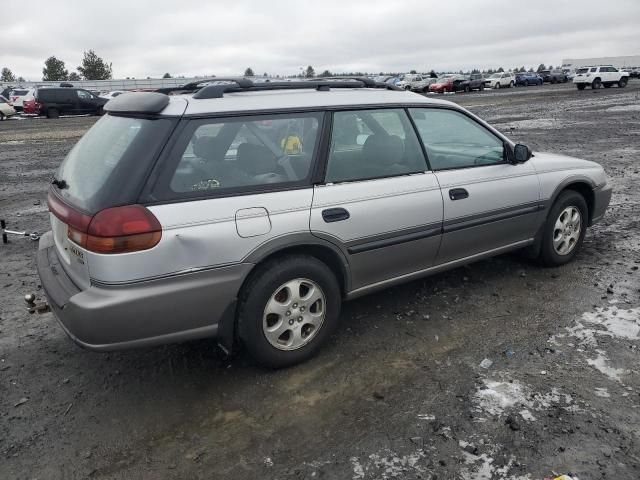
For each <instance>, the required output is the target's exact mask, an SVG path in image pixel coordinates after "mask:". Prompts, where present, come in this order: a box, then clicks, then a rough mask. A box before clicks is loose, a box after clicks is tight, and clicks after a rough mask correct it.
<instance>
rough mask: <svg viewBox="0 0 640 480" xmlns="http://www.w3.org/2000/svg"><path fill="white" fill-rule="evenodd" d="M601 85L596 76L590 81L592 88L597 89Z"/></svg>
mask: <svg viewBox="0 0 640 480" xmlns="http://www.w3.org/2000/svg"><path fill="white" fill-rule="evenodd" d="M601 85H602V81H601V80H600V79H599V78H596V79H595V80H594V81H593V82H592V83H591V88H592V89H593V90H597V89H599V88H600V86H601Z"/></svg>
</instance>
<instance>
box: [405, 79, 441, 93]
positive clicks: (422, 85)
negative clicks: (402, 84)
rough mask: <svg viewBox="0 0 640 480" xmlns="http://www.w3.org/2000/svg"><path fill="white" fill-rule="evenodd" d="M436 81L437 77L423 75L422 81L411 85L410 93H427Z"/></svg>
mask: <svg viewBox="0 0 640 480" xmlns="http://www.w3.org/2000/svg"><path fill="white" fill-rule="evenodd" d="M437 81H438V77H437V76H435V77H430V76H429V75H424V76H423V77H422V81H419V82H415V83H413V84H412V85H411V91H412V92H420V93H427V92H428V91H429V87H430V86H431V85H433V84H434V83H436V82H437Z"/></svg>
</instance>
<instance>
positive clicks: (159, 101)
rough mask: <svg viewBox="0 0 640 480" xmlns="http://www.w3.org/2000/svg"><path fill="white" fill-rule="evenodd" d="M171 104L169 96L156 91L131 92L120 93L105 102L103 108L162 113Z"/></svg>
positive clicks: (113, 110) (110, 110)
mask: <svg viewBox="0 0 640 480" xmlns="http://www.w3.org/2000/svg"><path fill="white" fill-rule="evenodd" d="M167 105H169V97H168V96H167V95H163V94H162V93H156V92H129V93H123V94H122V95H118V96H117V97H115V98H112V99H111V100H109V101H108V102H107V103H105V105H104V107H103V109H104V110H105V111H107V112H110V113H143V114H155V113H160V112H161V111H162V110H164V109H165V107H166V106H167Z"/></svg>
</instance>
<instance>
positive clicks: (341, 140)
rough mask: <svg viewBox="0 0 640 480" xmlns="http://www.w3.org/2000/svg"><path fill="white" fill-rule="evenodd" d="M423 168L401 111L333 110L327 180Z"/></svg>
mask: <svg viewBox="0 0 640 480" xmlns="http://www.w3.org/2000/svg"><path fill="white" fill-rule="evenodd" d="M425 170H427V164H426V162H425V159H424V155H423V154H422V150H421V148H420V144H419V142H418V139H417V137H416V135H415V132H414V130H413V128H412V127H411V123H410V122H409V119H408V118H407V115H406V113H405V111H404V110H401V109H384V110H360V111H348V112H336V113H334V115H333V128H332V134H331V151H330V154H329V161H328V164H327V173H326V177H325V181H326V182H328V183H336V182H348V181H354V180H368V179H372V178H382V177H393V176H397V175H407V174H410V173H417V172H424V171H425Z"/></svg>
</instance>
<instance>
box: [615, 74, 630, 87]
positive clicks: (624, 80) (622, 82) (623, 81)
mask: <svg viewBox="0 0 640 480" xmlns="http://www.w3.org/2000/svg"><path fill="white" fill-rule="evenodd" d="M628 81H629V80H628V79H627V77H622V78H621V79H620V81H619V82H618V87H620V88H624V87H626V86H627V82H628Z"/></svg>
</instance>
